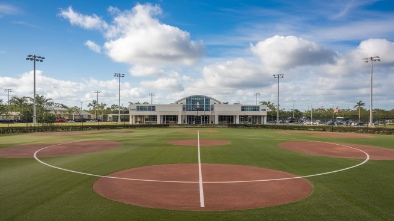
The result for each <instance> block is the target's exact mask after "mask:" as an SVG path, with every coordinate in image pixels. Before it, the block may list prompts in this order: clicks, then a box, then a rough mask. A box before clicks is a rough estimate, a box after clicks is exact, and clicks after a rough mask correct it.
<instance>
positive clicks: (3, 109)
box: [0, 99, 7, 114]
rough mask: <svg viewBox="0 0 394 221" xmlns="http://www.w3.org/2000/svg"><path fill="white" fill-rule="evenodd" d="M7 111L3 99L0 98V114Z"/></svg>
mask: <svg viewBox="0 0 394 221" xmlns="http://www.w3.org/2000/svg"><path fill="white" fill-rule="evenodd" d="M6 112H7V108H6V106H5V104H3V99H0V114H4V113H6Z"/></svg>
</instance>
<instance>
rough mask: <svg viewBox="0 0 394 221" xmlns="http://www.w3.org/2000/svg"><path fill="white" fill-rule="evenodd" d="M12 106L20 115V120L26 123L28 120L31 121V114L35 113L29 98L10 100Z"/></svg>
mask: <svg viewBox="0 0 394 221" xmlns="http://www.w3.org/2000/svg"><path fill="white" fill-rule="evenodd" d="M10 105H13V106H14V109H15V112H18V113H19V119H24V121H26V122H27V121H28V119H30V117H31V116H30V113H32V112H33V110H32V107H33V106H32V104H30V103H29V98H28V97H16V96H13V97H12V98H11V100H10ZM22 116H23V118H22Z"/></svg>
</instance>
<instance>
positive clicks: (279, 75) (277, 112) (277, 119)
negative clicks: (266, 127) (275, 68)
mask: <svg viewBox="0 0 394 221" xmlns="http://www.w3.org/2000/svg"><path fill="white" fill-rule="evenodd" d="M273 76H274V78H278V108H277V109H276V124H279V79H280V78H284V77H285V75H284V74H274V75H273Z"/></svg>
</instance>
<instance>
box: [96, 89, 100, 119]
mask: <svg viewBox="0 0 394 221" xmlns="http://www.w3.org/2000/svg"><path fill="white" fill-rule="evenodd" d="M100 92H101V91H95V92H94V93H95V94H97V98H96V108H95V114H96V120H97V108H98V94H99V93H100Z"/></svg>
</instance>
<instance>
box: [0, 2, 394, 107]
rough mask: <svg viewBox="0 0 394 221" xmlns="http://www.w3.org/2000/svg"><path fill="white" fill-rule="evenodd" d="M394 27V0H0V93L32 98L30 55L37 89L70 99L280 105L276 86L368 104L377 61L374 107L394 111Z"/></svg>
mask: <svg viewBox="0 0 394 221" xmlns="http://www.w3.org/2000/svg"><path fill="white" fill-rule="evenodd" d="M393 24H394V4H392V2H391V0H331V1H318V0H304V1H292V0H276V1H273V0H264V1H254V0H242V1H239V0H217V1H192V0H159V1H157V0H156V1H124V0H122V1H117V0H112V1H104V0H97V1H87V0H84V1H81V0H70V1H47V0H36V1H30V0H18V1H15V0H12V1H11V0H5V1H1V0H0V30H1V32H0V33H1V34H0V99H2V100H3V102H7V100H8V94H9V96H10V97H12V96H17V97H22V96H28V97H33V90H34V83H33V82H34V62H32V61H28V60H26V57H27V55H29V54H31V55H37V56H43V57H45V59H44V61H43V62H37V63H36V93H37V94H39V95H44V96H45V97H47V98H52V99H53V101H54V102H56V103H62V104H65V105H67V106H69V107H74V106H77V107H80V106H81V104H82V107H83V108H84V109H87V105H88V104H89V103H91V102H92V101H93V100H96V99H97V97H98V101H99V103H101V102H103V103H105V104H107V106H111V105H112V104H116V105H117V104H118V102H119V91H120V104H121V106H127V105H128V104H129V102H133V103H135V102H140V103H143V102H149V103H150V102H151V101H152V102H153V103H154V104H168V103H174V102H176V101H178V100H180V99H182V98H184V97H187V96H191V95H206V96H209V97H213V98H215V99H217V100H219V101H222V102H229V103H230V104H232V103H241V104H255V103H256V101H257V102H261V101H270V102H271V103H274V104H275V105H277V103H278V88H279V99H280V101H279V103H280V108H281V109H285V110H291V109H293V108H294V109H298V110H302V111H303V110H308V109H309V108H311V107H312V108H321V107H322V108H335V107H339V109H348V108H349V109H355V108H354V106H355V105H356V103H357V102H358V101H360V100H361V101H362V102H364V103H365V107H364V108H366V109H369V106H370V90H371V65H372V64H373V71H372V73H373V75H372V76H373V81H372V88H373V105H372V106H373V108H380V109H386V110H391V109H394V90H393V89H392V88H391V87H392V86H393V85H394V26H393ZM374 56H379V57H380V61H375V62H372V63H371V62H369V63H366V62H365V61H364V58H370V57H374ZM115 73H120V74H124V77H121V78H119V77H115V76H114V74H115ZM278 74H283V75H284V77H283V78H280V79H279V82H278V78H274V75H278ZM119 82H120V87H119ZM6 89H12V91H11V92H10V93H8V92H7V90H6ZM97 91H99V92H100V93H95V92H97ZM150 94H154V96H150ZM97 95H98V96H97ZM81 102H82V103H81Z"/></svg>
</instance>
